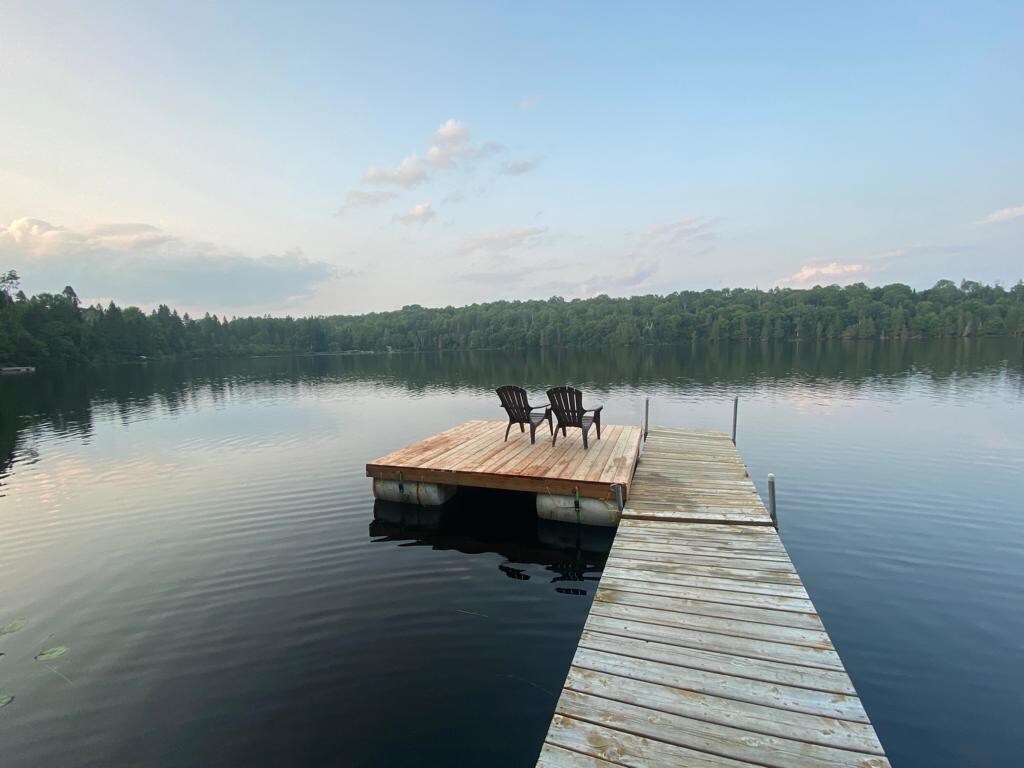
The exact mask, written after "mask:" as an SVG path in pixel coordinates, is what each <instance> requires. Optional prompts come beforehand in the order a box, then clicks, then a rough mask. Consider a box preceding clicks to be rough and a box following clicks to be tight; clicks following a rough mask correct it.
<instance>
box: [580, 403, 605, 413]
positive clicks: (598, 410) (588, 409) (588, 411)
mask: <svg viewBox="0 0 1024 768" xmlns="http://www.w3.org/2000/svg"><path fill="white" fill-rule="evenodd" d="M602 408H604V406H603V405H599V406H597V408H584V409H583V412H584V413H600V412H601V409H602Z"/></svg>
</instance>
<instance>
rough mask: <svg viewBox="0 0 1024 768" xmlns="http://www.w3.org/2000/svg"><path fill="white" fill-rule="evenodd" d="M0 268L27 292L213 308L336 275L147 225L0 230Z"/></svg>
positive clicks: (276, 296) (289, 258) (309, 263)
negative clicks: (67, 291) (69, 289)
mask: <svg viewBox="0 0 1024 768" xmlns="http://www.w3.org/2000/svg"><path fill="white" fill-rule="evenodd" d="M0 264H4V265H5V268H13V269H17V270H18V272H19V273H20V274H21V277H22V281H23V283H24V285H25V286H26V290H27V291H28V290H32V291H37V290H38V291H55V290H60V289H61V288H63V287H64V286H65V285H71V286H73V287H74V288H75V290H76V291H77V292H78V293H79V295H81V296H84V297H96V296H109V297H113V298H114V299H115V300H117V302H118V303H138V304H143V305H147V306H153V305H155V304H158V303H167V304H172V305H178V306H182V305H186V306H191V307H196V306H210V307H211V308H213V309H216V308H221V309H225V308H237V307H260V306H264V307H265V306H266V305H267V304H271V303H277V304H280V303H287V302H290V301H293V300H297V299H301V298H305V297H308V296H309V295H311V294H312V291H313V288H314V287H315V286H316V285H318V284H320V283H322V282H325V281H326V280H329V279H330V278H332V277H336V276H338V274H339V271H338V269H337V268H336V267H334V266H333V265H330V264H327V263H325V262H322V261H315V260H311V259H308V258H306V257H305V256H304V255H303V254H302V252H301V251H299V250H298V249H294V250H290V251H287V252H285V253H283V254H280V255H273V254H272V255H268V256H263V257H261V258H254V257H251V256H246V255H244V254H241V253H238V252H236V251H232V250H229V249H225V248H221V247H218V246H216V245H213V244H210V243H202V242H195V241H191V240H186V239H184V238H180V237H176V236H174V235H172V234H170V233H168V232H164V231H163V230H161V229H159V228H157V227H154V226H151V225H149V224H137V223H133V224H108V225H104V226H99V227H93V228H91V229H84V230H73V229H69V228H67V227H60V226H54V225H53V224H50V223H49V222H47V221H43V220H42V219H30V218H25V219H16V220H15V221H13V222H11V223H10V224H9V225H7V226H2V225H0Z"/></svg>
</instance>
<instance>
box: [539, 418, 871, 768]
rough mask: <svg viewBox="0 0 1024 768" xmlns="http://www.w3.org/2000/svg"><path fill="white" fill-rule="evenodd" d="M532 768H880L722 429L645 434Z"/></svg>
mask: <svg viewBox="0 0 1024 768" xmlns="http://www.w3.org/2000/svg"><path fill="white" fill-rule="evenodd" d="M537 765H538V766H544V767H545V768H555V767H556V766H557V767H558V768H566V767H569V766H572V767H577V766H613V765H614V766H714V767H716V768H743V767H745V766H762V767H763V766H773V767H777V768H805V767H806V766H859V767H860V768H879V767H880V766H888V765H889V762H888V760H887V759H886V758H885V753H884V751H883V750H882V746H881V744H880V743H879V741H878V737H877V735H876V734H875V730H874V728H873V727H872V725H871V722H870V721H869V720H868V716H867V714H866V713H865V711H864V708H863V706H862V705H861V702H860V699H859V698H858V697H857V692H856V690H855V689H854V687H853V683H852V682H851V681H850V678H849V676H848V675H847V674H846V670H845V669H844V667H843V663H842V660H841V659H840V658H839V655H838V654H837V653H836V650H835V648H834V647H833V645H832V642H831V640H830V639H829V636H828V633H827V632H826V631H825V627H824V626H823V625H822V623H821V619H820V618H819V617H818V614H817V612H816V611H815V609H814V605H813V604H812V603H811V600H810V598H809V597H808V595H807V592H806V591H805V590H804V587H803V584H802V583H801V581H800V577H799V575H798V574H797V572H796V569H795V568H794V567H793V563H792V562H791V561H790V559H789V555H788V554H787V553H786V550H785V548H784V547H783V545H782V541H781V540H780V539H779V536H778V534H777V533H776V531H775V529H774V527H773V526H772V523H771V520H770V518H769V515H768V512H767V511H766V510H765V507H764V505H763V504H762V503H761V499H760V497H759V496H758V494H757V490H756V489H755V487H754V484H753V483H752V482H751V481H750V478H749V476H748V473H747V470H746V467H745V466H744V465H743V461H742V460H741V459H740V456H739V454H738V453H737V451H736V448H735V446H734V445H733V444H732V442H731V440H730V439H729V436H728V435H726V434H719V433H713V432H690V431H682V430H675V429H663V428H659V429H651V430H650V432H649V434H648V439H647V441H646V442H645V444H644V451H643V454H642V456H641V459H640V462H639V465H638V466H637V469H636V474H635V476H634V478H633V482H632V486H631V488H630V497H629V503H628V504H627V506H626V508H625V509H624V510H623V512H622V520H621V522H620V523H619V527H618V531H617V532H616V535H615V541H614V544H613V546H612V549H611V552H610V554H609V557H608V561H607V563H606V565H605V568H604V572H603V574H602V576H601V581H600V585H599V587H598V590H597V593H596V595H595V596H594V602H593V605H592V606H591V609H590V614H589V616H588V617H587V621H586V624H585V625H584V627H583V633H582V635H581V636H580V640H579V644H578V647H577V649H576V654H575V656H574V658H573V661H572V665H571V667H570V669H569V674H568V677H567V678H566V680H565V686H564V687H563V689H562V693H561V696H560V697H559V699H558V703H557V705H556V707H555V714H554V717H553V719H552V721H551V726H550V728H549V730H548V733H547V736H546V738H545V741H544V745H543V748H542V751H541V753H540V757H539V759H538V762H537Z"/></svg>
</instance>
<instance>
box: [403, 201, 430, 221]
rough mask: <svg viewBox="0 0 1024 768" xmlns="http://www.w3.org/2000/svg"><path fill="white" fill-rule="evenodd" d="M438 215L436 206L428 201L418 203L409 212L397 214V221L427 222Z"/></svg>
mask: <svg viewBox="0 0 1024 768" xmlns="http://www.w3.org/2000/svg"><path fill="white" fill-rule="evenodd" d="M436 215H437V213H436V212H435V211H434V207H433V206H432V205H431V204H430V202H429V201H428V202H426V203H418V204H417V205H415V206H413V209H412V210H411V211H409V212H408V213H403V214H402V215H400V216H399V215H397V214H396V215H395V221H400V222H401V223H402V224H426V223H427V222H428V221H430V220H431V219H433V218H434V217H435V216H436Z"/></svg>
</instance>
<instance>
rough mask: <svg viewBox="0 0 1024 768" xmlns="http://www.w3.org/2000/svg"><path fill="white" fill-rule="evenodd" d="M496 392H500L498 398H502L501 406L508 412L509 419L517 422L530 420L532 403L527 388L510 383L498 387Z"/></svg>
mask: <svg viewBox="0 0 1024 768" xmlns="http://www.w3.org/2000/svg"><path fill="white" fill-rule="evenodd" d="M495 392H497V393H498V399H499V400H501V406H502V408H504V409H505V411H506V412H507V413H508V417H509V419H511V420H512V421H516V422H529V421H530V403H529V402H528V400H527V397H526V390H525V389H523V388H522V387H516V386H513V385H511V384H508V385H506V386H504V387H498V388H497V389H496V390H495Z"/></svg>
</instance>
